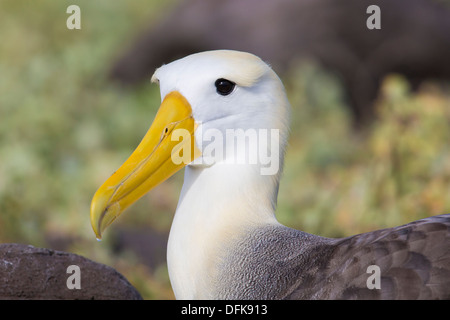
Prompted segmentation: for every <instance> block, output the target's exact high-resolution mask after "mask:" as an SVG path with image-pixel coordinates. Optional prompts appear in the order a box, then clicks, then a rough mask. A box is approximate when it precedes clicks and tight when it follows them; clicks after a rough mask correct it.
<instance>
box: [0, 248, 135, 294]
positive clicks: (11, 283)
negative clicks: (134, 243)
mask: <svg viewBox="0 0 450 320" xmlns="http://www.w3.org/2000/svg"><path fill="white" fill-rule="evenodd" d="M71 265H75V266H78V267H79V275H80V278H79V279H80V282H79V283H80V289H77V288H73V289H69V288H68V285H67V283H68V279H69V278H70V277H72V276H75V273H74V271H71V270H70V269H69V272H68V267H69V266H71ZM72 279H73V277H72V278H70V279H69V284H73V283H76V282H74V281H72ZM69 286H70V285H69ZM0 299H36V300H38V299H64V300H68V299H80V300H81V299H82V300H87V299H93V300H94V299H95V300H97V299H98V300H106V299H120V300H122V299H123V300H131V299H133V300H135V299H142V297H141V295H140V294H139V293H138V292H137V290H136V289H135V288H134V287H133V286H132V285H131V284H130V283H129V282H128V281H127V280H126V279H125V277H124V276H122V275H121V274H120V273H118V272H117V271H116V270H114V269H113V268H111V267H108V266H106V265H103V264H100V263H97V262H94V261H92V260H89V259H86V258H84V257H82V256H79V255H76V254H72V253H67V252H62V251H54V250H50V249H44V248H35V247H33V246H30V245H23V244H16V243H6V244H0Z"/></svg>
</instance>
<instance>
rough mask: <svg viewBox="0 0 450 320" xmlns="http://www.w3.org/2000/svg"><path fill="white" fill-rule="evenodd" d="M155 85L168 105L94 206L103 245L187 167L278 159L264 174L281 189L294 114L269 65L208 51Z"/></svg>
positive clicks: (174, 66) (165, 72) (158, 76)
mask: <svg viewBox="0 0 450 320" xmlns="http://www.w3.org/2000/svg"><path fill="white" fill-rule="evenodd" d="M152 81H153V82H157V83H159V85H160V90H161V98H162V103H161V106H160V109H159V111H158V113H157V114H156V116H155V119H154V122H153V124H152V125H151V127H150V129H149V130H148V132H147V134H146V135H145V136H144V138H143V140H142V141H141V143H140V144H139V146H138V147H137V148H136V150H135V151H134V152H133V154H132V155H131V156H130V158H129V159H128V160H127V161H126V162H125V163H124V164H123V165H122V166H121V167H120V168H119V169H118V170H117V171H116V172H115V173H114V174H113V175H112V176H111V177H110V178H109V179H108V180H107V181H106V182H105V183H104V184H103V185H102V186H101V187H100V188H99V189H98V190H97V192H96V194H95V195H94V198H93V200H92V204H91V223H92V227H93V229H94V231H95V233H96V235H97V237H98V238H101V235H102V232H103V230H104V229H105V228H106V227H107V226H109V225H110V224H111V223H112V222H113V221H114V220H115V219H116V218H117V217H118V216H119V215H120V214H121V213H122V212H123V211H124V210H125V209H126V208H127V207H128V206H130V205H131V204H132V203H134V202H135V201H137V200H138V199H139V198H140V197H142V196H143V195H144V194H145V193H147V192H148V191H149V190H151V189H152V188H153V187H155V186H156V185H158V184H159V183H161V182H162V181H164V180H165V179H167V178H168V177H170V176H171V175H172V174H174V173H175V172H176V171H178V170H180V169H181V168H183V167H184V166H186V165H189V166H190V167H193V168H201V169H203V170H208V168H209V167H211V166H214V165H220V164H221V163H231V162H234V163H236V162H237V163H238V164H245V163H246V162H251V163H250V165H252V166H253V167H256V168H260V169H263V168H264V166H266V167H267V166H270V164H268V163H267V160H268V159H269V160H270V159H275V158H276V161H277V166H278V167H276V168H275V170H268V171H266V172H264V171H260V174H268V175H272V176H273V177H274V179H273V180H274V181H277V182H278V178H279V174H280V171H281V166H282V160H283V153H284V146H285V144H286V140H287V134H288V122H289V109H290V107H289V103H288V101H287V98H286V94H285V92H284V87H283V85H282V83H281V81H280V79H279V78H278V76H277V75H276V74H275V72H273V71H272V69H271V68H270V67H269V66H268V65H267V64H266V63H265V62H263V61H262V60H261V59H260V58H258V57H256V56H254V55H252V54H249V53H244V52H239V51H230V50H217V51H208V52H202V53H197V54H193V55H190V56H187V57H185V58H183V59H180V60H177V61H174V62H172V63H169V64H167V65H163V66H162V67H160V68H159V69H157V70H156V72H155V73H154V75H153V77H152ZM274 135H275V136H274ZM230 139H231V140H230ZM255 139H256V140H255ZM239 144H241V145H239ZM255 144H257V147H255ZM254 147H255V148H254ZM252 153H253V154H252ZM261 157H263V159H261Z"/></svg>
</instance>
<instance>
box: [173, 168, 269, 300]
mask: <svg viewBox="0 0 450 320" xmlns="http://www.w3.org/2000/svg"><path fill="white" fill-rule="evenodd" d="M259 170H260V168H259V167H258V166H257V165H243V164H241V165H240V164H223V163H218V164H215V165H213V166H211V167H195V166H188V167H186V171H185V177H184V185H183V188H182V191H181V195H180V200H179V202H178V207H177V210H176V214H175V217H174V221H173V223H172V228H171V230H170V236H169V243H168V251H167V259H168V268H169V275H170V280H171V283H172V288H173V290H174V292H175V296H176V298H177V299H212V298H214V297H215V288H216V283H215V280H216V278H217V270H216V266H217V263H220V259H222V258H223V257H224V255H226V252H227V251H228V250H229V249H231V248H230V246H232V245H233V244H232V243H235V241H236V239H238V238H239V237H240V236H241V235H243V234H245V232H246V230H249V228H254V227H259V226H262V225H267V224H273V223H278V222H277V221H276V219H275V215H274V207H275V204H276V197H277V191H278V175H273V176H264V175H261V174H260V172H259ZM218 285H220V284H218Z"/></svg>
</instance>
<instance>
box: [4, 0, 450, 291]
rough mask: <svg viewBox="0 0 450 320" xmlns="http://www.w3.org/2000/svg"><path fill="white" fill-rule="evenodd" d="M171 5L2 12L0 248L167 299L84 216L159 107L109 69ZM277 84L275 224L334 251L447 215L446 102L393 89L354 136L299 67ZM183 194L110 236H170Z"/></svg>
mask: <svg viewBox="0 0 450 320" xmlns="http://www.w3.org/2000/svg"><path fill="white" fill-rule="evenodd" d="M170 3H171V2H170V1H169V2H167V1H165V2H162V1H150V2H149V1H143V0H134V1H124V0H120V1H106V0H96V1H87V0H84V1H80V0H78V1H76V2H73V3H72V2H70V1H52V0H40V1H31V0H28V1H25V0H22V1H15V0H6V1H5V0H4V1H2V2H0V25H1V28H0V39H1V41H0V97H1V98H0V119H1V120H0V121H1V122H0V242H19V243H27V244H32V245H34V246H42V247H48V246H50V245H51V243H52V242H51V240H52V239H53V241H54V239H60V240H61V241H66V243H67V248H66V250H67V251H70V252H74V253H77V254H81V255H84V256H86V257H88V258H90V259H93V260H95V261H98V262H102V263H105V264H108V265H111V266H113V267H115V268H116V269H117V270H119V271H120V272H121V273H123V274H124V275H125V276H126V277H127V278H128V279H129V280H130V282H132V283H133V284H134V285H135V286H136V287H137V288H138V290H139V291H140V292H141V294H142V295H143V296H144V298H147V299H170V298H173V295H172V291H171V289H170V284H169V280H168V276H167V271H166V266H165V265H162V266H160V267H158V268H156V270H150V269H149V268H148V267H146V266H145V265H144V264H143V263H142V262H140V261H139V260H138V258H137V256H135V255H134V254H133V253H131V252H129V253H128V252H127V253H121V254H119V255H117V254H115V252H114V250H113V245H112V243H111V240H110V237H111V234H114V230H111V229H114V226H113V227H111V229H109V230H108V232H107V234H106V237H105V240H104V241H102V242H97V241H95V236H94V234H93V232H92V229H91V226H90V222H89V206H90V201H91V197H92V195H93V193H94V192H95V190H96V189H97V187H98V186H100V184H101V183H102V182H103V181H104V180H105V179H106V178H107V177H109V175H110V174H111V173H112V172H114V170H115V169H117V168H118V166H119V165H120V164H121V163H122V162H123V161H124V160H125V159H126V158H127V157H128V155H129V154H130V153H131V152H132V150H133V149H134V147H135V146H136V145H137V144H138V143H139V141H140V139H141V138H142V136H143V135H144V133H145V132H146V131H147V129H148V126H149V125H150V123H151V121H152V119H153V116H154V113H155V110H156V108H157V106H158V105H159V101H160V97H159V91H158V88H157V86H156V85H150V83H145V84H144V85H142V86H141V87H138V88H133V89H132V90H121V89H119V88H117V87H116V86H114V84H112V83H110V82H108V79H107V72H108V68H109V67H110V65H111V63H112V62H113V61H114V59H115V58H117V57H118V55H119V54H120V53H121V52H122V50H123V48H124V47H125V46H126V45H127V44H128V43H130V41H131V40H132V37H130V35H134V34H137V33H138V32H139V31H140V30H143V29H144V28H147V27H148V24H149V23H150V21H156V20H157V19H159V18H160V17H161V16H162V15H163V14H164V11H165V10H167V9H168V8H170ZM70 4H77V5H79V6H80V8H81V12H82V29H81V30H68V29H67V28H66V19H67V17H68V14H66V8H67V6H68V5H70ZM155 50H157V48H155ZM155 67H156V66H155ZM284 81H285V84H286V87H287V91H288V94H289V97H290V100H291V102H292V106H293V119H292V131H291V139H290V145H289V148H288V152H287V156H286V165H285V171H284V175H283V179H282V182H281V187H280V193H279V208H278V212H277V215H278V218H279V220H280V221H281V222H282V223H284V224H286V225H288V226H290V227H294V228H299V229H302V230H304V231H307V232H310V233H315V234H320V235H323V236H329V237H338V236H347V235H351V234H355V233H360V232H365V231H370V230H374V229H378V228H383V227H390V226H394V225H399V224H402V223H406V222H409V221H412V220H416V219H419V218H423V217H425V216H430V215H436V214H442V213H448V212H450V197H449V194H450V143H449V142H450V94H449V91H448V90H444V89H443V88H442V87H440V86H438V85H437V84H434V83H432V82H429V83H425V84H423V85H422V86H421V87H420V88H419V90H418V91H417V92H413V91H412V90H411V88H410V86H409V84H408V83H407V81H405V80H404V79H403V78H402V77H401V76H398V75H392V76H390V77H388V78H387V79H385V81H384V83H383V87H382V91H381V93H380V95H379V99H378V101H377V112H378V115H379V121H377V122H376V123H375V124H374V125H373V126H372V127H371V128H370V129H368V130H367V131H366V132H364V133H355V131H354V130H353V129H352V125H351V121H350V117H349V115H348V114H347V109H346V107H345V99H344V97H343V96H342V90H341V87H340V83H339V81H338V79H337V78H336V77H335V76H333V75H330V74H328V73H327V72H325V71H324V70H322V69H321V68H320V67H318V66H317V65H316V64H315V63H314V62H313V61H299V63H298V65H297V66H296V67H295V68H292V71H291V72H290V74H288V75H286V76H285V77H284ZM181 183H182V172H181V173H178V174H177V175H175V176H174V177H172V178H171V179H169V180H168V181H167V182H166V183H164V184H163V185H161V186H159V187H158V188H156V189H155V190H154V191H153V192H151V193H150V194H149V195H147V196H146V197H144V198H143V199H142V200H140V201H139V202H138V203H136V205H134V206H133V207H132V208H130V209H129V210H128V212H127V214H125V215H123V216H122V217H121V218H120V219H119V222H118V223H116V224H115V225H116V226H117V224H120V225H122V226H130V227H133V226H139V227H143V226H151V227H152V228H154V229H157V230H159V231H163V232H168V230H169V228H170V223H171V220H172V217H173V213H174V211H175V207H176V203H177V199H178V194H179V191H180V187H181ZM149 208H151V209H150V210H149ZM149 211H151V212H149Z"/></svg>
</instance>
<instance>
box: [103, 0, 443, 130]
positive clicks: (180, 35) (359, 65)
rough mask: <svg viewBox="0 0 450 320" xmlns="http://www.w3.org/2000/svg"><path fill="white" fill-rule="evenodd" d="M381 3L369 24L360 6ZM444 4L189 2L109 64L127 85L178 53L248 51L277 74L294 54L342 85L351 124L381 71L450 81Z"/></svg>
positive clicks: (362, 115)
mask: <svg viewBox="0 0 450 320" xmlns="http://www.w3.org/2000/svg"><path fill="white" fill-rule="evenodd" d="M370 5H378V6H379V7H380V9H381V29H380V30H369V29H368V28H367V27H366V21H367V19H368V18H369V16H370V15H369V14H367V12H366V10H367V8H368V7H369V6H370ZM448 30H450V10H449V8H448V5H445V4H444V3H438V2H437V1H430V0H407V1H406V0H377V1H373V0H345V1H336V0H315V1H309V0H299V1H292V0H279V1H273V0H248V1H240V0H228V1H222V0H190V1H180V3H179V4H178V5H177V6H175V8H174V9H173V11H171V12H169V13H168V14H167V15H166V16H165V17H164V18H163V19H162V20H161V21H159V22H158V23H152V24H151V26H150V28H149V29H148V30H146V31H145V32H144V33H143V34H142V35H141V36H140V37H139V38H138V39H137V40H136V41H135V42H134V43H133V44H132V45H131V47H130V48H129V49H128V50H127V51H126V52H124V53H123V56H122V57H121V58H120V59H119V60H118V61H117V63H116V64H115V65H114V66H113V68H112V72H111V76H112V78H114V79H116V80H118V81H119V82H120V83H123V84H128V85H131V84H133V83H136V82H139V81H141V80H142V79H148V78H149V77H150V76H151V74H152V73H153V72H154V70H155V68H157V67H159V66H160V65H161V64H163V63H168V62H171V61H172V60H174V59H177V58H180V57H182V56H184V55H187V54H190V53H193V52H199V51H205V50H213V49H234V50H242V51H248V52H251V53H254V54H256V55H258V56H260V57H261V58H262V59H263V60H265V61H267V62H269V63H270V64H271V65H272V66H273V68H274V70H275V71H276V72H277V73H279V74H280V75H282V74H283V73H284V72H285V71H286V70H288V68H289V66H290V63H291V62H292V61H295V60H296V59H299V58H311V57H312V58H314V59H316V60H318V61H319V62H320V63H321V64H322V65H323V67H325V68H326V69H328V70H329V71H331V72H333V73H335V74H336V75H337V76H338V77H339V78H340V79H341V80H342V83H343V85H344V88H345V90H346V95H347V98H348V106H349V108H350V113H351V114H352V115H353V117H354V119H355V122H356V124H357V125H358V124H359V125H363V124H364V123H367V122H370V121H371V120H372V119H373V117H374V107H373V101H374V99H375V98H376V96H377V93H378V89H379V85H380V81H381V80H382V79H383V77H384V76H386V75H387V74H388V73H392V72H395V73H400V74H403V75H405V76H406V77H407V78H408V79H409V80H410V81H411V82H412V84H413V85H417V84H418V83H420V82H421V81H423V80H425V79H433V80H434V79H445V80H449V79H450V64H449V63H448V57H449V56H450V32H448Z"/></svg>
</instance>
